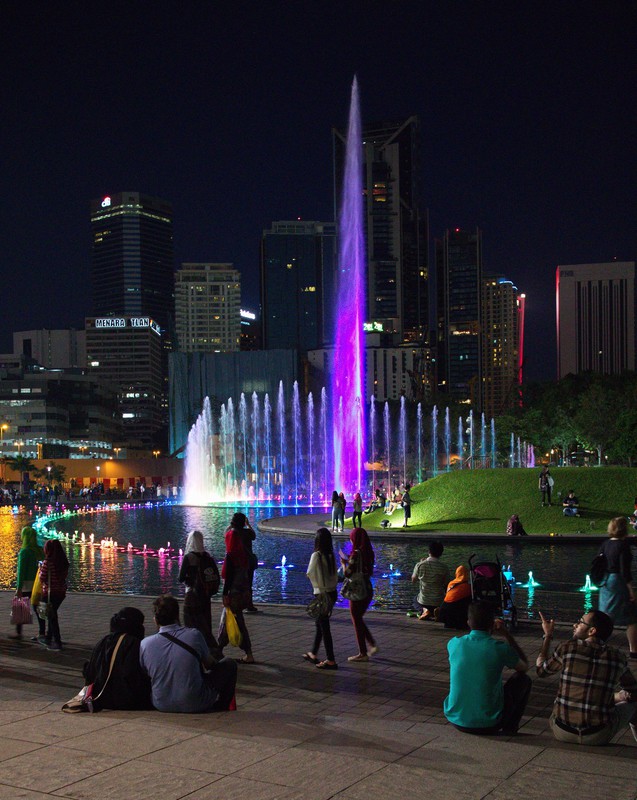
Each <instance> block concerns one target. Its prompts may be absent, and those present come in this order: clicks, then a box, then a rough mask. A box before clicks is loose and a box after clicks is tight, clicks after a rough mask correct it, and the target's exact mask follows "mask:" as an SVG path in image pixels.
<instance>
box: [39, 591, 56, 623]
mask: <svg viewBox="0 0 637 800" xmlns="http://www.w3.org/2000/svg"><path fill="white" fill-rule="evenodd" d="M52 611H53V606H52V605H51V584H49V586H48V591H47V600H46V603H45V602H44V601H43V600H40V602H39V603H38V605H37V607H36V609H35V613H36V614H37V615H38V617H40V619H48V618H49V617H50V616H51V612H52Z"/></svg>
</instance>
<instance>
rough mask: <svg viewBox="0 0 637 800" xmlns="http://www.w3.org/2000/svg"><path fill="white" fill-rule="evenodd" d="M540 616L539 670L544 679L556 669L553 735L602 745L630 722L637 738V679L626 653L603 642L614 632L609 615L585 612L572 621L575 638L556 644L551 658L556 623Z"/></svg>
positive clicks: (574, 742)
mask: <svg viewBox="0 0 637 800" xmlns="http://www.w3.org/2000/svg"><path fill="white" fill-rule="evenodd" d="M540 617H541V619H542V630H543V631H544V636H543V642H542V647H541V649H540V653H539V655H538V657H537V661H536V666H537V674H538V676H539V677H540V678H544V677H546V676H547V675H551V674H554V673H558V672H559V673H560V683H559V687H558V690H557V697H556V699H555V705H554V707H553V713H552V714H551V719H550V723H549V724H550V726H551V730H552V731H553V736H555V738H556V739H558V740H559V741H561V742H570V743H572V744H586V745H591V746H593V745H603V744H608V742H610V741H611V739H612V738H613V737H614V736H615V735H616V734H618V733H619V732H620V731H621V730H622V729H623V728H625V727H626V726H627V725H630V729H631V731H632V734H633V736H634V737H635V739H636V740H637V704H636V703H635V701H636V700H637V681H636V680H635V678H634V676H633V674H632V672H631V671H630V670H629V669H628V665H627V662H626V656H625V655H624V654H623V653H622V652H621V651H620V650H618V649H617V648H616V647H611V646H610V645H608V644H606V641H607V640H608V639H609V638H610V636H611V634H612V632H613V621H612V619H611V618H610V617H609V616H608V614H604V613H603V612H602V611H589V612H588V613H587V614H584V616H583V617H581V618H580V619H579V620H578V621H577V622H576V623H575V624H574V625H573V638H572V639H570V640H569V641H567V642H562V643H561V644H559V645H558V646H557V647H556V648H555V649H554V651H553V654H552V655H551V656H550V657H549V656H548V653H549V651H550V648H551V639H552V638H553V630H554V628H555V622H554V620H552V619H551V620H547V619H545V618H544V617H543V616H542V614H540ZM620 687H621V688H620ZM618 688H620V691H616V690H617V689H618Z"/></svg>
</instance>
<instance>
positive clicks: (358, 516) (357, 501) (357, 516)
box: [352, 492, 363, 528]
mask: <svg viewBox="0 0 637 800" xmlns="http://www.w3.org/2000/svg"><path fill="white" fill-rule="evenodd" d="M357 520H358V525H357V524H356V522H357ZM362 524H363V498H362V497H361V493H360V492H356V494H355V495H354V509H353V511H352V525H353V526H354V528H357V527H358V528H360V527H361V526H362Z"/></svg>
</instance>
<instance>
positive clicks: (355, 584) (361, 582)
mask: <svg viewBox="0 0 637 800" xmlns="http://www.w3.org/2000/svg"><path fill="white" fill-rule="evenodd" d="M341 595H342V596H343V597H344V598H345V599H346V600H364V599H365V598H366V597H367V581H366V580H365V576H364V575H363V573H362V570H361V568H360V553H358V554H357V557H356V571H355V572H353V573H352V574H351V575H350V576H349V578H345V579H344V580H343V585H342V586H341Z"/></svg>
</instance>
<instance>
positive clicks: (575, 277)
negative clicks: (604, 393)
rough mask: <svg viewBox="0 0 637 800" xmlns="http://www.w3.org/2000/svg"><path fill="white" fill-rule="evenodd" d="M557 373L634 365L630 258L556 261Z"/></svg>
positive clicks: (614, 370) (606, 370) (612, 370)
mask: <svg viewBox="0 0 637 800" xmlns="http://www.w3.org/2000/svg"><path fill="white" fill-rule="evenodd" d="M555 293H556V310H557V377H558V380H559V379H560V378H563V377H564V376H565V375H568V374H569V373H572V374H574V375H576V374H577V373H579V372H586V371H588V370H590V371H593V372H601V373H603V374H605V375H618V374H620V373H621V372H624V371H625V370H634V369H635V262H634V261H611V262H608V263H604V264H570V265H568V266H559V267H557V270H556V275H555Z"/></svg>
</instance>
